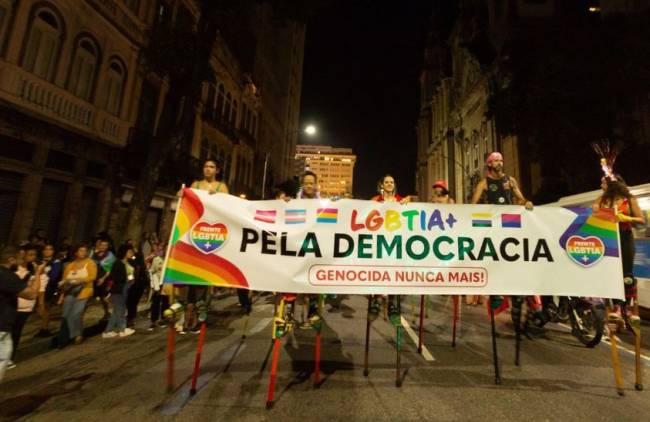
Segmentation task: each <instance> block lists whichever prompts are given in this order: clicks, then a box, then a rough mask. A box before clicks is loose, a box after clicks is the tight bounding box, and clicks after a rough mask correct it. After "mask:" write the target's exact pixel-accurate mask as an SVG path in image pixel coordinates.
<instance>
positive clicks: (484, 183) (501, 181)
mask: <svg viewBox="0 0 650 422" xmlns="http://www.w3.org/2000/svg"><path fill="white" fill-rule="evenodd" d="M485 164H486V166H487V174H486V176H485V177H484V178H483V179H482V180H481V181H480V182H479V183H478V185H477V186H476V189H475V190H474V194H473V195H472V204H478V203H479V202H480V201H481V198H482V197H483V194H485V196H486V197H487V203H488V204H492V205H524V206H525V207H526V209H527V210H532V209H533V203H532V202H530V201H528V200H526V198H524V195H523V194H522V193H521V190H519V185H518V184H517V181H516V180H515V178H514V177H510V176H507V175H506V174H505V173H504V172H503V155H501V153H499V152H496V151H495V152H493V153H491V154H490V155H488V158H487V160H486V163H485ZM523 299H524V297H523V296H511V302H512V310H511V317H512V321H513V323H514V325H515V332H516V341H517V357H516V358H515V361H516V362H517V364H518V362H519V342H520V334H521V333H520V330H519V328H520V322H521V305H522V303H523ZM502 300H503V297H501V296H490V304H489V308H490V320H491V325H492V354H493V357H494V372H495V383H497V384H500V383H501V376H500V374H499V365H498V358H497V344H496V329H495V322H494V308H495V307H496V306H498V304H499V303H500V302H501V301H502Z"/></svg>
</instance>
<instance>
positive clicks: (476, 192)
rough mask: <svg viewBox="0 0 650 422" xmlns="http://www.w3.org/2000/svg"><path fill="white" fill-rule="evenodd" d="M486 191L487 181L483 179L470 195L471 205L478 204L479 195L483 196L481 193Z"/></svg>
mask: <svg viewBox="0 0 650 422" xmlns="http://www.w3.org/2000/svg"><path fill="white" fill-rule="evenodd" d="M486 189H487V181H486V180H485V179H481V181H480V182H478V185H476V189H474V194H473V195H472V204H478V201H480V200H481V195H483V192H485V190H486Z"/></svg>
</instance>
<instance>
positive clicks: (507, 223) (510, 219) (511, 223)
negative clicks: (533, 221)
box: [501, 214, 521, 229]
mask: <svg viewBox="0 0 650 422" xmlns="http://www.w3.org/2000/svg"><path fill="white" fill-rule="evenodd" d="M501 227H503V228H512V229H520V228H521V214H501Z"/></svg>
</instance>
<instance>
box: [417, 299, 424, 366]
mask: <svg viewBox="0 0 650 422" xmlns="http://www.w3.org/2000/svg"><path fill="white" fill-rule="evenodd" d="M423 327H424V295H422V296H420V327H419V330H418V331H419V332H418V353H420V354H422V335H423V334H424V329H423Z"/></svg>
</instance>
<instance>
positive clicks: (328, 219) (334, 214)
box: [316, 208, 339, 223]
mask: <svg viewBox="0 0 650 422" xmlns="http://www.w3.org/2000/svg"><path fill="white" fill-rule="evenodd" d="M338 217H339V210H338V209H337V208H319V209H318V210H317V211H316V222H317V223H336V222H337V221H338Z"/></svg>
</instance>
